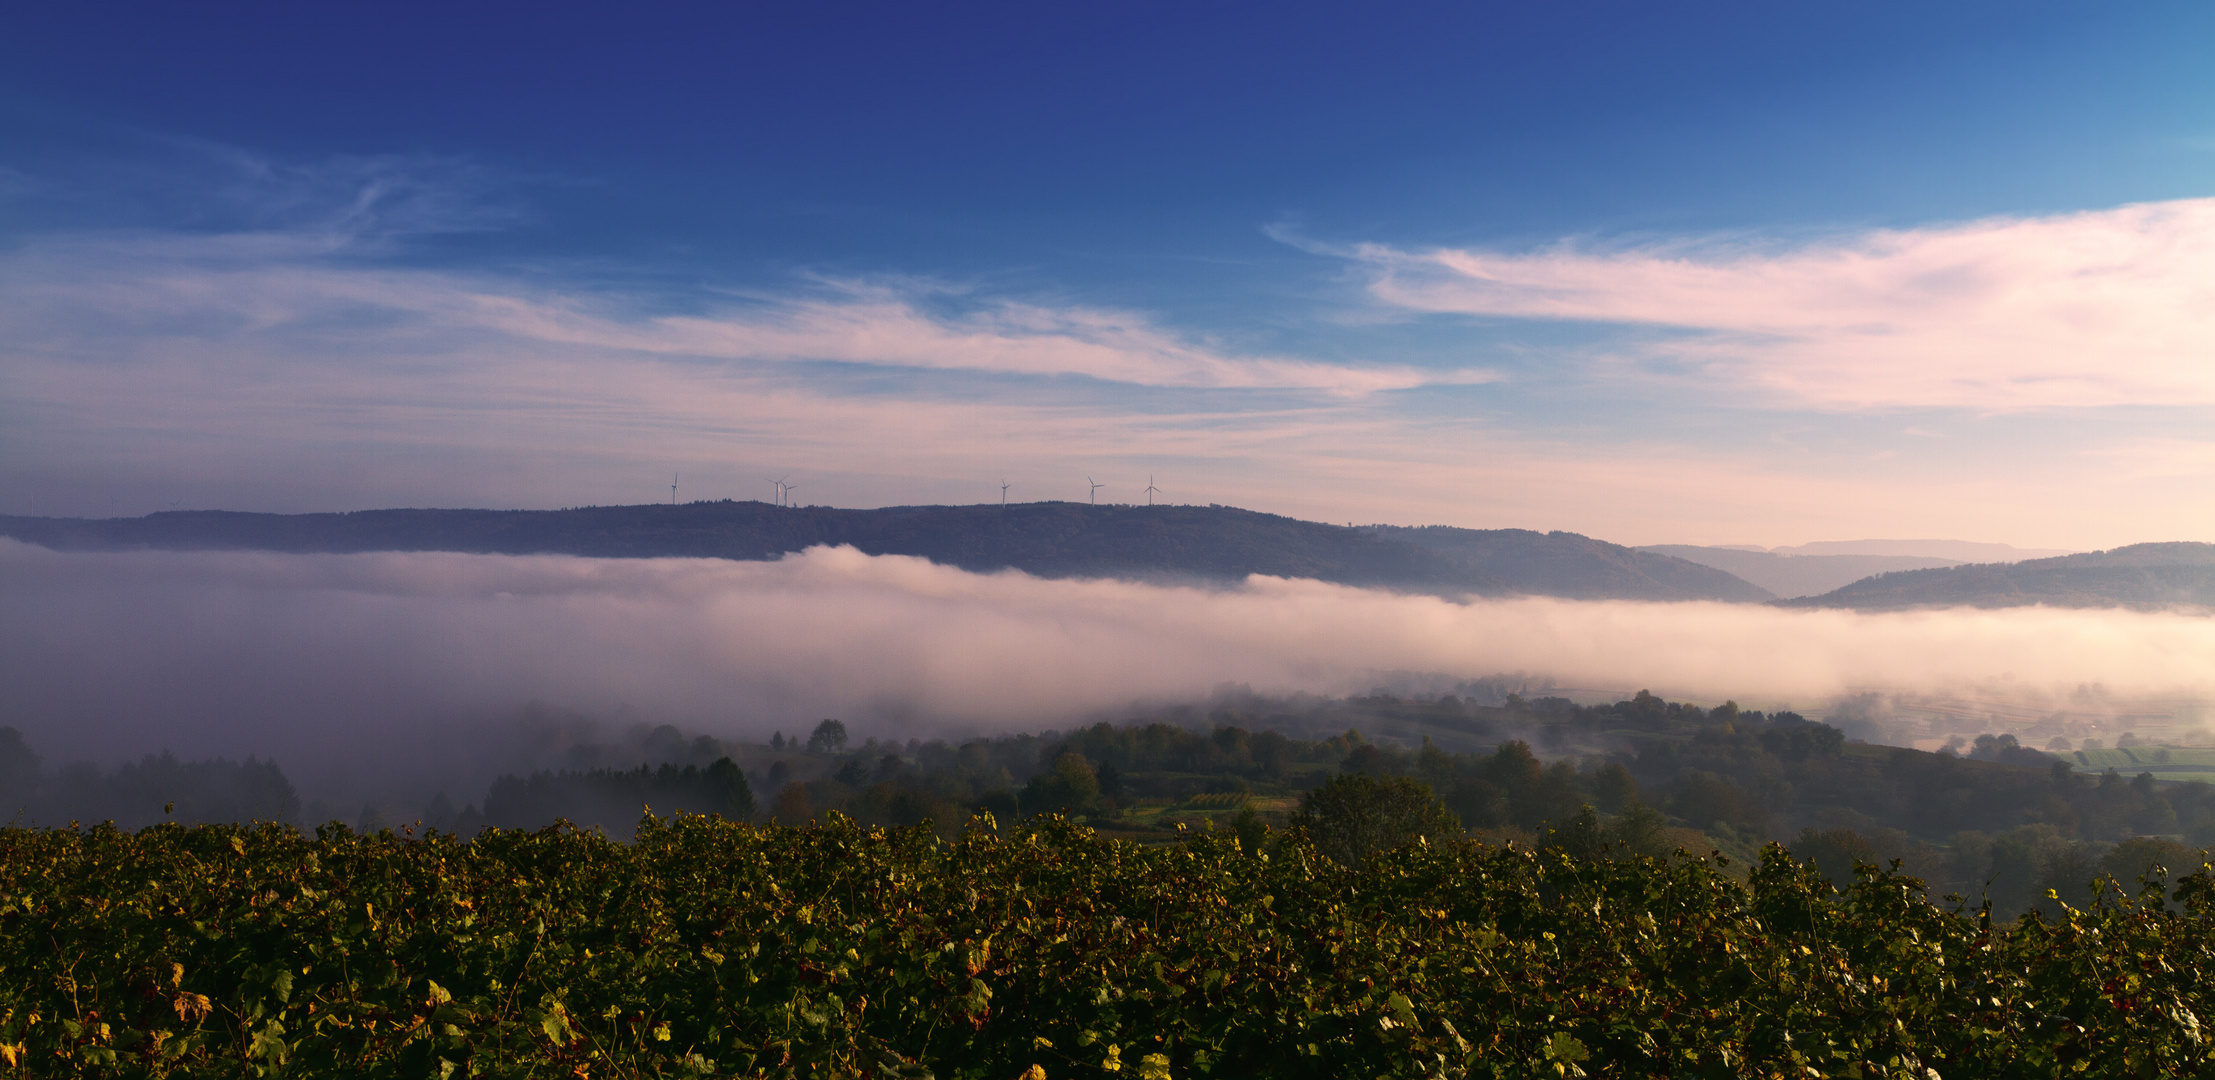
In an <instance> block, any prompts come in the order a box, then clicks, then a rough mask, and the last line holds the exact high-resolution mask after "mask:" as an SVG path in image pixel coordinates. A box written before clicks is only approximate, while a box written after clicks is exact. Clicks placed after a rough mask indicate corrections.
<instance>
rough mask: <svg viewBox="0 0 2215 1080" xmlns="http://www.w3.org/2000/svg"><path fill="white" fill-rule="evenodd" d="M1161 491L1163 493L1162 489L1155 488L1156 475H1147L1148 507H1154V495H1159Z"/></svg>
mask: <svg viewBox="0 0 2215 1080" xmlns="http://www.w3.org/2000/svg"><path fill="white" fill-rule="evenodd" d="M1159 491H1161V489H1160V488H1157V487H1155V486H1154V474H1152V473H1147V474H1146V505H1148V506H1152V505H1154V495H1155V494H1156V493H1158V492H1159Z"/></svg>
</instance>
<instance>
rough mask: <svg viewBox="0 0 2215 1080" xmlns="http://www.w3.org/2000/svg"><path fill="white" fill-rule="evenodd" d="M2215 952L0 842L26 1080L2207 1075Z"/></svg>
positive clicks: (2193, 946) (982, 835)
mask: <svg viewBox="0 0 2215 1080" xmlns="http://www.w3.org/2000/svg"><path fill="white" fill-rule="evenodd" d="M1749 870H1750V872H1747V871H1749ZM2211 931H2215V882H2211V880H2210V877H2209V873H2208V871H2207V870H2205V869H2202V870H2201V871H2200V872H2198V873H2193V874H2190V875H2189V876H2183V877H2181V878H2179V879H2178V880H2177V881H2176V882H2175V883H2174V885H2173V886H2172V887H2168V888H2166V889H2165V888H2164V887H2163V883H2162V882H2161V881H2160V880H2159V879H2158V878H2157V879H2155V880H2154V881H2153V882H2152V883H2151V884H2147V885H2144V886H2138V885H2133V886H2132V887H2131V888H2130V889H2129V890H2128V891H2125V890H2122V889H2120V888H2114V887H2110V888H2108V889H2107V890H2105V891H2104V892H2102V893H2101V894H2100V896H2099V899H2098V900H2097V901H2096V902H2095V903H2093V904H2091V905H2089V906H2088V907H2086V908H2084V909H2082V910H2078V909H2065V910H2064V912H2063V914H2062V916H2061V917H2060V918H2057V919H2043V918H2041V917H2040V916H2037V915H2035V914H2033V915H2029V916H2025V917H2024V918H2023V919H2022V920H2020V921H2016V922H2013V923H1998V922H1995V921H1993V920H1991V919H1990V918H1989V917H1988V916H1987V915H1985V914H1984V913H1983V912H1980V910H1979V909H1978V908H1977V907H1975V906H1963V905H1960V904H1955V903H1951V902H1948V901H1946V900H1944V899H1939V900H1937V901H1936V902H1933V901H1931V900H1930V899H1927V898H1926V897H1925V896H1924V895H1923V891H1922V888H1921V886H1920V884H1919V883H1917V882H1916V881H1914V880H1913V879H1910V878H1905V877H1901V876H1897V875H1896V874H1894V873H1892V872H1889V871H1887V870H1884V869H1881V868H1876V867H1864V868H1863V869H1862V870H1861V871H1860V873H1859V874H1858V875H1857V876H1856V878H1855V879H1854V880H1853V881H1852V882H1851V883H1850V884H1849V885H1847V886H1846V887H1845V889H1844V890H1843V891H1837V890H1834V889H1832V888H1831V887H1830V886H1829V885H1827V884H1826V883H1825V882H1824V881H1823V879H1822V878H1821V877H1819V876H1818V875H1816V874H1815V873H1814V872H1813V871H1812V870H1810V869H1809V868H1807V867H1805V866H1803V865H1801V864H1799V863H1796V862H1794V861H1793V860H1792V859H1791V857H1790V856H1789V855H1788V854H1786V853H1785V852H1784V851H1783V850H1782V849H1781V848H1776V847H1771V848H1770V849H1768V850H1767V851H1766V852H1765V853H1764V855H1763V858H1762V860H1761V862H1760V864H1759V865H1758V866H1755V867H1751V868H1747V867H1742V866H1737V865H1725V864H1724V863H1723V861H1722V860H1719V859H1713V858H1710V859H1700V858H1691V857H1687V856H1681V855H1680V856H1679V857H1676V858H1672V859H1664V860H1656V859H1648V858H1622V859H1585V860H1580V859H1575V858H1571V857H1570V856H1568V855H1566V854H1563V853H1561V852H1559V851H1546V852H1531V851H1528V850H1522V849H1519V848H1502V847H1486V846H1481V845H1477V844H1474V843H1466V842H1453V843H1447V844H1437V845H1430V844H1417V845H1414V846H1410V847H1405V848H1401V849H1399V850H1397V851H1392V852H1388V853H1385V854H1382V855H1378V856H1376V857H1374V858H1371V859H1368V860H1366V861H1364V862H1363V863H1362V864H1361V868H1360V869H1358V870H1352V869H1347V868H1345V867H1342V866H1340V865H1339V864H1337V863H1336V862H1333V861H1331V860H1329V859H1327V858H1324V857H1322V856H1321V855H1319V854H1317V853H1316V852H1315V850H1314V849H1313V848H1310V847H1308V846H1306V845H1305V844H1304V843H1302V842H1300V841H1298V840H1296V839H1294V838H1292V837H1289V836H1286V835H1284V834H1270V835H1266V836H1265V837H1263V838H1262V839H1260V840H1259V841H1258V842H1257V841H1256V840H1255V838H1254V837H1252V836H1251V835H1249V836H1248V838H1247V841H1246V843H1245V844H1244V845H1242V844H1241V843H1240V841H1239V840H1238V839H1236V838H1235V837H1234V836H1233V835H1232V834H1230V833H1228V832H1223V833H1214V832H1199V833H1193V834H1191V835H1190V836H1189V837H1188V838H1186V839H1185V840H1184V841H1183V842H1181V843H1177V844H1172V845H1165V846H1155V847H1141V846H1138V845H1134V844H1130V843H1126V842H1120V841H1115V840H1107V839H1102V838H1100V837H1099V836H1097V835H1096V834H1094V833H1092V832H1090V831H1089V830H1085V829H1082V828H1079V827H1076V826H1073V825H1070V824H1067V823H1065V822H1062V821H1060V820H1058V819H1054V818H1041V819H1035V820H1033V821H1030V822H1027V823H1025V824H1022V825H1019V826H1008V827H1004V828H993V827H991V826H990V825H989V823H987V822H978V823H975V824H973V825H972V827H971V828H970V829H969V830H967V831H965V832H963V833H961V834H960V835H959V836H958V837H957V838H955V839H953V840H952V841H947V840H943V839H940V838H939V837H938V836H937V835H935V834H934V833H933V832H932V831H931V830H930V829H929V828H927V827H916V828H909V829H879V828H865V827H862V826H860V825H857V824H855V823H853V822H852V821H849V820H846V819H843V818H838V817H835V816H834V817H832V818H830V819H829V820H827V821H825V822H824V823H822V824H820V825H818V826H817V827H814V828H780V827H755V826H751V825H744V824H734V823H727V822H724V821H721V820H717V819H713V818H701V817H689V816H686V817H678V818H674V819H666V820H655V819H651V818H649V819H646V820H645V821H644V822H642V823H641V825H640V827H639V830H638V833H637V838H636V841H635V842H634V843H629V844H624V843H617V842H614V841H611V840H608V839H606V838H604V837H602V836H599V835H597V834H594V833H587V832H579V831H576V830H573V829H567V828H555V829H548V830H544V831H539V832H514V831H488V832H486V833H483V834H481V835H479V836H477V837H475V838H474V839H470V840H468V841H466V842H464V841H462V840H459V839H457V838H455V837H452V836H447V835H439V834H433V835H430V836H426V837H422V838H415V837H408V836H403V835H397V834H394V833H390V832H382V833H378V834H374V835H358V834H356V833H353V832H351V831H348V830H346V829H344V828H340V827H336V826H332V827H327V828H325V829H323V830H319V831H318V832H317V833H316V834H314V835H304V834H302V833H300V832H298V831H295V830H293V829H290V828H287V827H280V826H263V827H256V828H234V827H228V826H198V827H185V826H178V825H161V826H154V827H150V828H147V829H144V830H142V831H139V832H136V833H131V832H125V831H121V830H117V829H114V828H108V827H101V828H94V829H89V830H77V829H61V830H40V829H6V830H0V969H4V970H5V972H6V978H5V979H0V1066H4V1067H5V1068H4V1069H0V1073H4V1074H5V1075H20V1076H39V1077H49V1076H78V1075H82V1076H134V1077H135V1076H175V1077H203V1076H205V1077H215V1076H224V1077H229V1076H241V1075H260V1076H280V1075H282V1076H303V1077H335V1076H346V1077H353V1076H401V1077H441V1078H445V1077H459V1076H500V1077H632V1076H653V1077H681V1076H691V1077H706V1076H779V1077H794V1076H796V1077H865V1076H866V1077H887V1078H898V1077H925V1076H936V1077H946V1078H956V1077H960V1078H978V1080H1018V1078H1028V1080H1039V1078H1041V1077H1052V1078H1056V1080H1059V1078H1062V1077H1086V1078H1098V1077H1115V1078H1118V1080H1131V1078H1137V1080H1161V1078H1164V1077H1371V1076H1376V1077H1382V1076H1409V1077H1414V1076H1445V1077H1461V1076H1469V1077H1492V1076H1502V1077H1504V1076H1544V1077H1573V1076H1595V1077H1602V1076H1605V1077H1616V1076H1622V1077H1632V1076H1636V1077H1649V1076H1650V1077H1659V1076H1671V1077H1684V1076H1715V1077H1738V1076H1756V1075H1759V1076H1796V1077H1797V1076H1860V1077H1878V1076H1884V1077H1910V1076H1912V1077H1918V1078H1926V1080H1927V1078H1929V1077H1933V1076H1945V1077H1964V1076H1996V1077H2054V1076H2064V1075H2078V1076H2097V1077H2109V1076H2114V1077H2122V1076H2131V1077H2138V1076H2197V1075H2205V1074H2206V1073H2207V1071H2208V1070H2209V1069H2210V1068H2211V1067H2215V1066H2211V1062H2215V1052H2211V1051H2215V1047H2211V1045H2210V1043H2209V1042H2208V1038H2209V1036H2210V1034H2211V1033H2210V1032H2209V1031H2208V1030H2207V1029H2206V1028H2205V1026H2204V1025H2205V1023H2206V1022H2207V1019H2203V1018H2211V1019H2215V1017H2210V1014H2209V1013H2208V1008H2209V1006H2210V1000H2209V999H2210V993H2211V974H2215V955H2211V954H2210V945H2211V943H2215V933H2211Z"/></svg>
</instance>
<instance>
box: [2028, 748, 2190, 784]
mask: <svg viewBox="0 0 2215 1080" xmlns="http://www.w3.org/2000/svg"><path fill="white" fill-rule="evenodd" d="M2061 757H2062V759H2063V760H2067V761H2073V762H2074V763H2075V764H2076V768H2077V771H2078V772H2092V773H2099V772H2106V771H2107V770H2109V769H2113V770H2115V771H2116V772H2119V773H2122V774H2124V775H2126V776H2136V775H2138V774H2139V773H2147V772H2150V773H2152V774H2153V775H2154V779H2156V780H2215V746H2131V747H2123V748H2120V749H2110V750H2074V751H2070V752H2068V753H2065V754H2063V755H2061Z"/></svg>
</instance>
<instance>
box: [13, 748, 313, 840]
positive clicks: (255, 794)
mask: <svg viewBox="0 0 2215 1080" xmlns="http://www.w3.org/2000/svg"><path fill="white" fill-rule="evenodd" d="M299 815H300V797H299V795H298V793H296V792H295V791H293V789H292V782H291V781H289V780H287V779H285V774H284V771H283V770H281V769H279V768H278V767H277V764H276V762H273V761H261V760H257V759H255V758H251V757H249V758H247V759H246V760H245V761H243V762H240V761H228V760H225V759H223V758H214V759H210V760H206V761H180V760H178V758H177V756H176V755H175V754H172V753H169V752H168V751H163V752H162V753H159V754H148V755H146V756H145V757H143V758H140V759H139V760H137V761H130V762H125V763H123V764H121V765H117V766H115V767H114V768H110V769H104V768H101V767H99V766H97V765H92V764H89V763H85V762H78V763H74V764H69V765H64V766H62V767H60V768H58V769H51V770H49V769H47V768H46V766H45V763H44V762H43V761H41V760H40V758H39V756H38V754H37V753H35V752H33V751H32V749H31V747H30V746H29V744H27V743H26V742H25V741H24V739H23V733H22V732H20V731H17V730H16V729H14V728H12V727H0V824H11V825H19V826H27V825H48V826H54V825H67V824H69V823H71V822H83V823H86V824H93V823H96V822H102V821H113V822H115V823H117V824H119V825H122V826H123V827H125V828H138V827H141V826H145V825H152V824H154V823H156V822H162V821H175V822H179V823H185V824H191V823H195V822H211V823H212V822H246V821H275V822H285V823H294V822H297V821H298V819H299Z"/></svg>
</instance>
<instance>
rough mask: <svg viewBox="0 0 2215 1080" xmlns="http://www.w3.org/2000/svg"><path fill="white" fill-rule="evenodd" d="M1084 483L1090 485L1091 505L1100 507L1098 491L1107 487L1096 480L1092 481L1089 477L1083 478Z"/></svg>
mask: <svg viewBox="0 0 2215 1080" xmlns="http://www.w3.org/2000/svg"><path fill="white" fill-rule="evenodd" d="M1084 482H1085V483H1087V484H1090V485H1092V505H1094V506H1098V505H1100V489H1101V488H1104V487H1106V486H1107V485H1106V484H1103V483H1101V482H1099V481H1098V480H1094V479H1093V478H1091V477H1089V476H1087V477H1085V478H1084Z"/></svg>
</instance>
